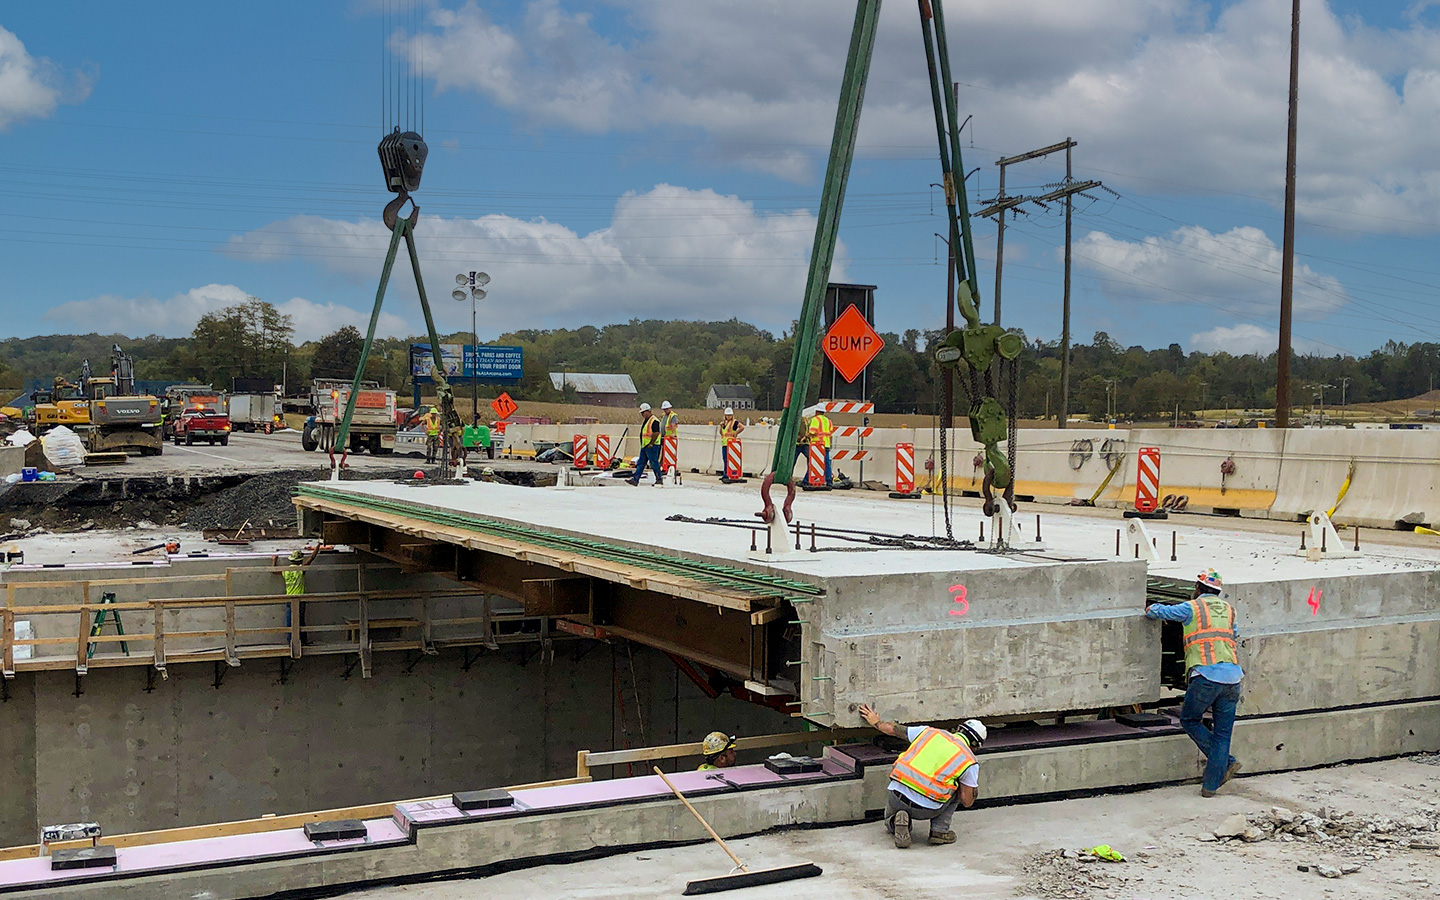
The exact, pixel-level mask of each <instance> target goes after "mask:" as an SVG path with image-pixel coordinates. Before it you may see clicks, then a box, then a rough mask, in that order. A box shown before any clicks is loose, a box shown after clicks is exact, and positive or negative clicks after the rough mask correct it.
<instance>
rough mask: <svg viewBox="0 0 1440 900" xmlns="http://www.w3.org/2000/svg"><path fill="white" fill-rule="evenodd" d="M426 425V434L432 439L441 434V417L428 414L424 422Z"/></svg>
mask: <svg viewBox="0 0 1440 900" xmlns="http://www.w3.org/2000/svg"><path fill="white" fill-rule="evenodd" d="M422 421H424V423H425V433H426V434H427V435H429V436H430V437H437V436H438V435H439V434H440V417H439V416H437V415H435V414H434V413H426V414H425V418H424V419H423V420H422Z"/></svg>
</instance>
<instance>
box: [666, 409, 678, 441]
mask: <svg viewBox="0 0 1440 900" xmlns="http://www.w3.org/2000/svg"><path fill="white" fill-rule="evenodd" d="M665 436H666V437H668V438H673V437H679V436H680V417H679V416H677V415H675V414H674V413H673V412H668V413H666V414H665Z"/></svg>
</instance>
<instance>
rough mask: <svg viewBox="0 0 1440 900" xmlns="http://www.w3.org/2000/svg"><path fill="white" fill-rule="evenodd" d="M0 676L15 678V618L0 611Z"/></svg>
mask: <svg viewBox="0 0 1440 900" xmlns="http://www.w3.org/2000/svg"><path fill="white" fill-rule="evenodd" d="M0 676H3V677H5V678H14V677H15V616H14V615H13V614H12V613H11V612H10V610H9V609H8V608H4V609H0Z"/></svg>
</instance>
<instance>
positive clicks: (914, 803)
mask: <svg viewBox="0 0 1440 900" xmlns="http://www.w3.org/2000/svg"><path fill="white" fill-rule="evenodd" d="M860 716H861V717H862V718H863V719H864V720H865V721H866V722H868V723H870V725H871V726H872V727H874V728H875V729H876V730H877V731H879V732H880V733H881V734H888V735H890V736H891V737H897V738H904V739H905V740H907V741H909V742H910V746H909V747H907V748H906V749H905V752H904V753H901V754H900V756H899V758H898V759H896V760H895V765H894V767H893V768H891V770H890V784H889V787H888V789H887V791H886V800H885V827H886V829H888V830H889V832H890V833H891V834H892V835H893V836H894V838H895V846H896V847H898V848H900V849H901V850H904V849H905V848H906V847H909V846H910V839H911V835H910V824H911V823H912V822H916V821H920V822H925V821H928V822H929V823H930V836H929V841H930V843H932V844H953V843H955V832H954V831H953V830H952V829H951V827H950V820H951V819H952V818H954V816H955V810H956V809H958V808H959V807H961V806H963V807H965V808H966V809H969V808H970V807H971V806H973V805H974V804H975V794H976V791H977V789H978V788H979V787H980V762H979V760H977V759H976V758H975V751H976V750H979V749H980V745H981V744H984V743H985V738H986V737H987V732H986V729H985V725H984V723H982V722H981V721H980V720H979V719H966V720H965V721H964V722H962V723H960V725H959V726H957V727H956V729H955V730H954V731H945V730H943V729H940V728H931V727H929V726H924V725H912V726H910V727H908V728H907V727H905V726H903V725H897V724H896V723H894V722H882V721H881V720H880V715H879V714H878V713H876V712H875V710H874V708H873V707H871V706H868V705H862V706H861V707H860Z"/></svg>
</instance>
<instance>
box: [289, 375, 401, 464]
mask: <svg viewBox="0 0 1440 900" xmlns="http://www.w3.org/2000/svg"><path fill="white" fill-rule="evenodd" d="M359 385H360V390H359V391H358V392H356V395H355V402H354V404H353V405H354V414H353V415H352V416H351V419H350V428H349V440H348V444H349V449H350V450H353V451H356V452H358V451H361V450H369V451H370V452H371V453H373V454H375V455H376V456H388V455H390V454H392V453H394V452H395V431H396V428H395V392H394V391H392V390H390V389H389V388H384V387H381V386H380V385H379V384H378V383H376V382H374V381H362V382H359ZM350 391H351V384H350V382H349V381H342V380H340V379H335V378H317V379H315V381H314V383H313V384H312V385H311V388H310V417H309V418H307V419H306V420H305V428H304V430H303V431H302V432H301V433H300V446H302V447H304V448H305V449H306V450H316V449H320V450H324V451H326V452H327V453H328V452H331V451H332V450H335V449H337V448H336V446H335V437H336V428H337V426H338V425H339V424H340V423H341V422H342V421H343V420H344V418H345V409H346V407H347V405H350Z"/></svg>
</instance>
